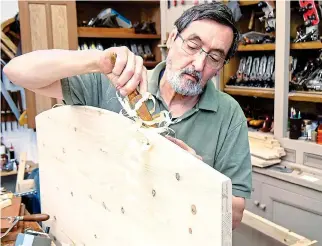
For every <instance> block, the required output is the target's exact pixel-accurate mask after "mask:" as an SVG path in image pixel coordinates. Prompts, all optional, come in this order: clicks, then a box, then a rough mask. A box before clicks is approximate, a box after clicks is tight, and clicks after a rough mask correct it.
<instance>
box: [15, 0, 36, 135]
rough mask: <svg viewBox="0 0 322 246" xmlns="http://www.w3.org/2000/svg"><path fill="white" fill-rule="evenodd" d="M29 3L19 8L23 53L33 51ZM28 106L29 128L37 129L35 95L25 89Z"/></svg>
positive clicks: (21, 3) (24, 2) (19, 3)
mask: <svg viewBox="0 0 322 246" xmlns="http://www.w3.org/2000/svg"><path fill="white" fill-rule="evenodd" d="M28 5H29V2H27V1H18V6H19V17H20V35H21V49H22V53H23V54H25V53H28V52H30V51H32V46H31V30H30V15H29V7H28ZM25 95H26V105H28V107H27V109H26V111H27V116H29V117H27V122H28V127H29V128H32V129H35V128H36V124H35V118H34V116H35V115H36V114H37V113H36V100H35V93H34V92H32V91H30V90H27V89H25Z"/></svg>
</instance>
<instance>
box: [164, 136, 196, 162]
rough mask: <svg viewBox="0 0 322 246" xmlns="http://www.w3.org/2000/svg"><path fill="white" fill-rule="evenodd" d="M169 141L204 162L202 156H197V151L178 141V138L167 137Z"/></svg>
mask: <svg viewBox="0 0 322 246" xmlns="http://www.w3.org/2000/svg"><path fill="white" fill-rule="evenodd" d="M165 137H166V138H167V139H169V140H170V141H171V142H173V143H175V144H176V145H178V146H179V147H181V148H183V149H184V150H186V151H188V152H189V153H190V154H192V155H194V156H195V157H197V158H198V159H199V160H202V157H201V156H200V155H197V153H196V151H195V150H194V149H193V148H191V147H189V146H188V145H187V144H186V143H184V142H183V141H182V140H180V139H177V138H173V137H170V136H165Z"/></svg>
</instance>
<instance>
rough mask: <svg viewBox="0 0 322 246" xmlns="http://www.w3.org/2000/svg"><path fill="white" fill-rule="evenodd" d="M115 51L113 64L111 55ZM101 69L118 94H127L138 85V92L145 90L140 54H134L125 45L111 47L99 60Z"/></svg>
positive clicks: (145, 81) (144, 75) (144, 74)
mask: <svg viewBox="0 0 322 246" xmlns="http://www.w3.org/2000/svg"><path fill="white" fill-rule="evenodd" d="M113 53H116V56H117V57H116V61H115V64H114V65H113V64H112V62H111V55H112V54H113ZM100 67H101V71H102V72H103V73H105V74H106V75H107V77H108V78H109V79H110V80H111V81H112V83H113V84H114V86H115V88H116V89H117V90H119V91H120V94H121V95H123V96H127V95H129V94H130V93H132V92H133V91H134V90H135V89H136V88H138V87H139V85H140V93H144V92H146V91H147V71H146V68H145V67H144V66H143V59H142V57H141V56H136V55H135V54H134V53H133V52H131V51H130V50H129V49H128V48H127V47H125V46H124V47H112V48H109V49H108V50H107V52H106V53H105V56H104V57H103V58H101V60H100Z"/></svg>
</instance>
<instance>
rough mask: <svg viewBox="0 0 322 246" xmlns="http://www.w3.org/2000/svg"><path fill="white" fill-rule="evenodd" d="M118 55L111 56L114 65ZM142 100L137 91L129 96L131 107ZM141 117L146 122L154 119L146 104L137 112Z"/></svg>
mask: <svg viewBox="0 0 322 246" xmlns="http://www.w3.org/2000/svg"><path fill="white" fill-rule="evenodd" d="M116 57H117V55H116V54H115V53H112V54H111V56H110V60H111V63H112V65H113V66H114V65H115V62H116ZM141 98H142V95H141V94H140V93H139V92H138V90H137V89H135V90H134V91H133V92H132V93H130V94H129V95H128V99H129V102H130V104H131V107H134V106H135V104H136V103H137V102H138V101H139V100H140V99H141ZM137 113H138V115H139V117H140V118H141V119H142V120H144V121H152V120H153V117H152V115H151V114H150V111H149V109H148V107H147V105H146V103H145V102H143V103H142V106H141V107H140V108H139V109H138V110H137ZM152 127H156V125H152Z"/></svg>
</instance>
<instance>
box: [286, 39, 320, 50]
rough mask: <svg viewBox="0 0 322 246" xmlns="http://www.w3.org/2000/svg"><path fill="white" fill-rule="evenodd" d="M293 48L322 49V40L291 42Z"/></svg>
mask: <svg viewBox="0 0 322 246" xmlns="http://www.w3.org/2000/svg"><path fill="white" fill-rule="evenodd" d="M290 46H291V49H292V50H301V49H322V42H320V41H312V42H302V43H295V44H293V43H291V44H290Z"/></svg>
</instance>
